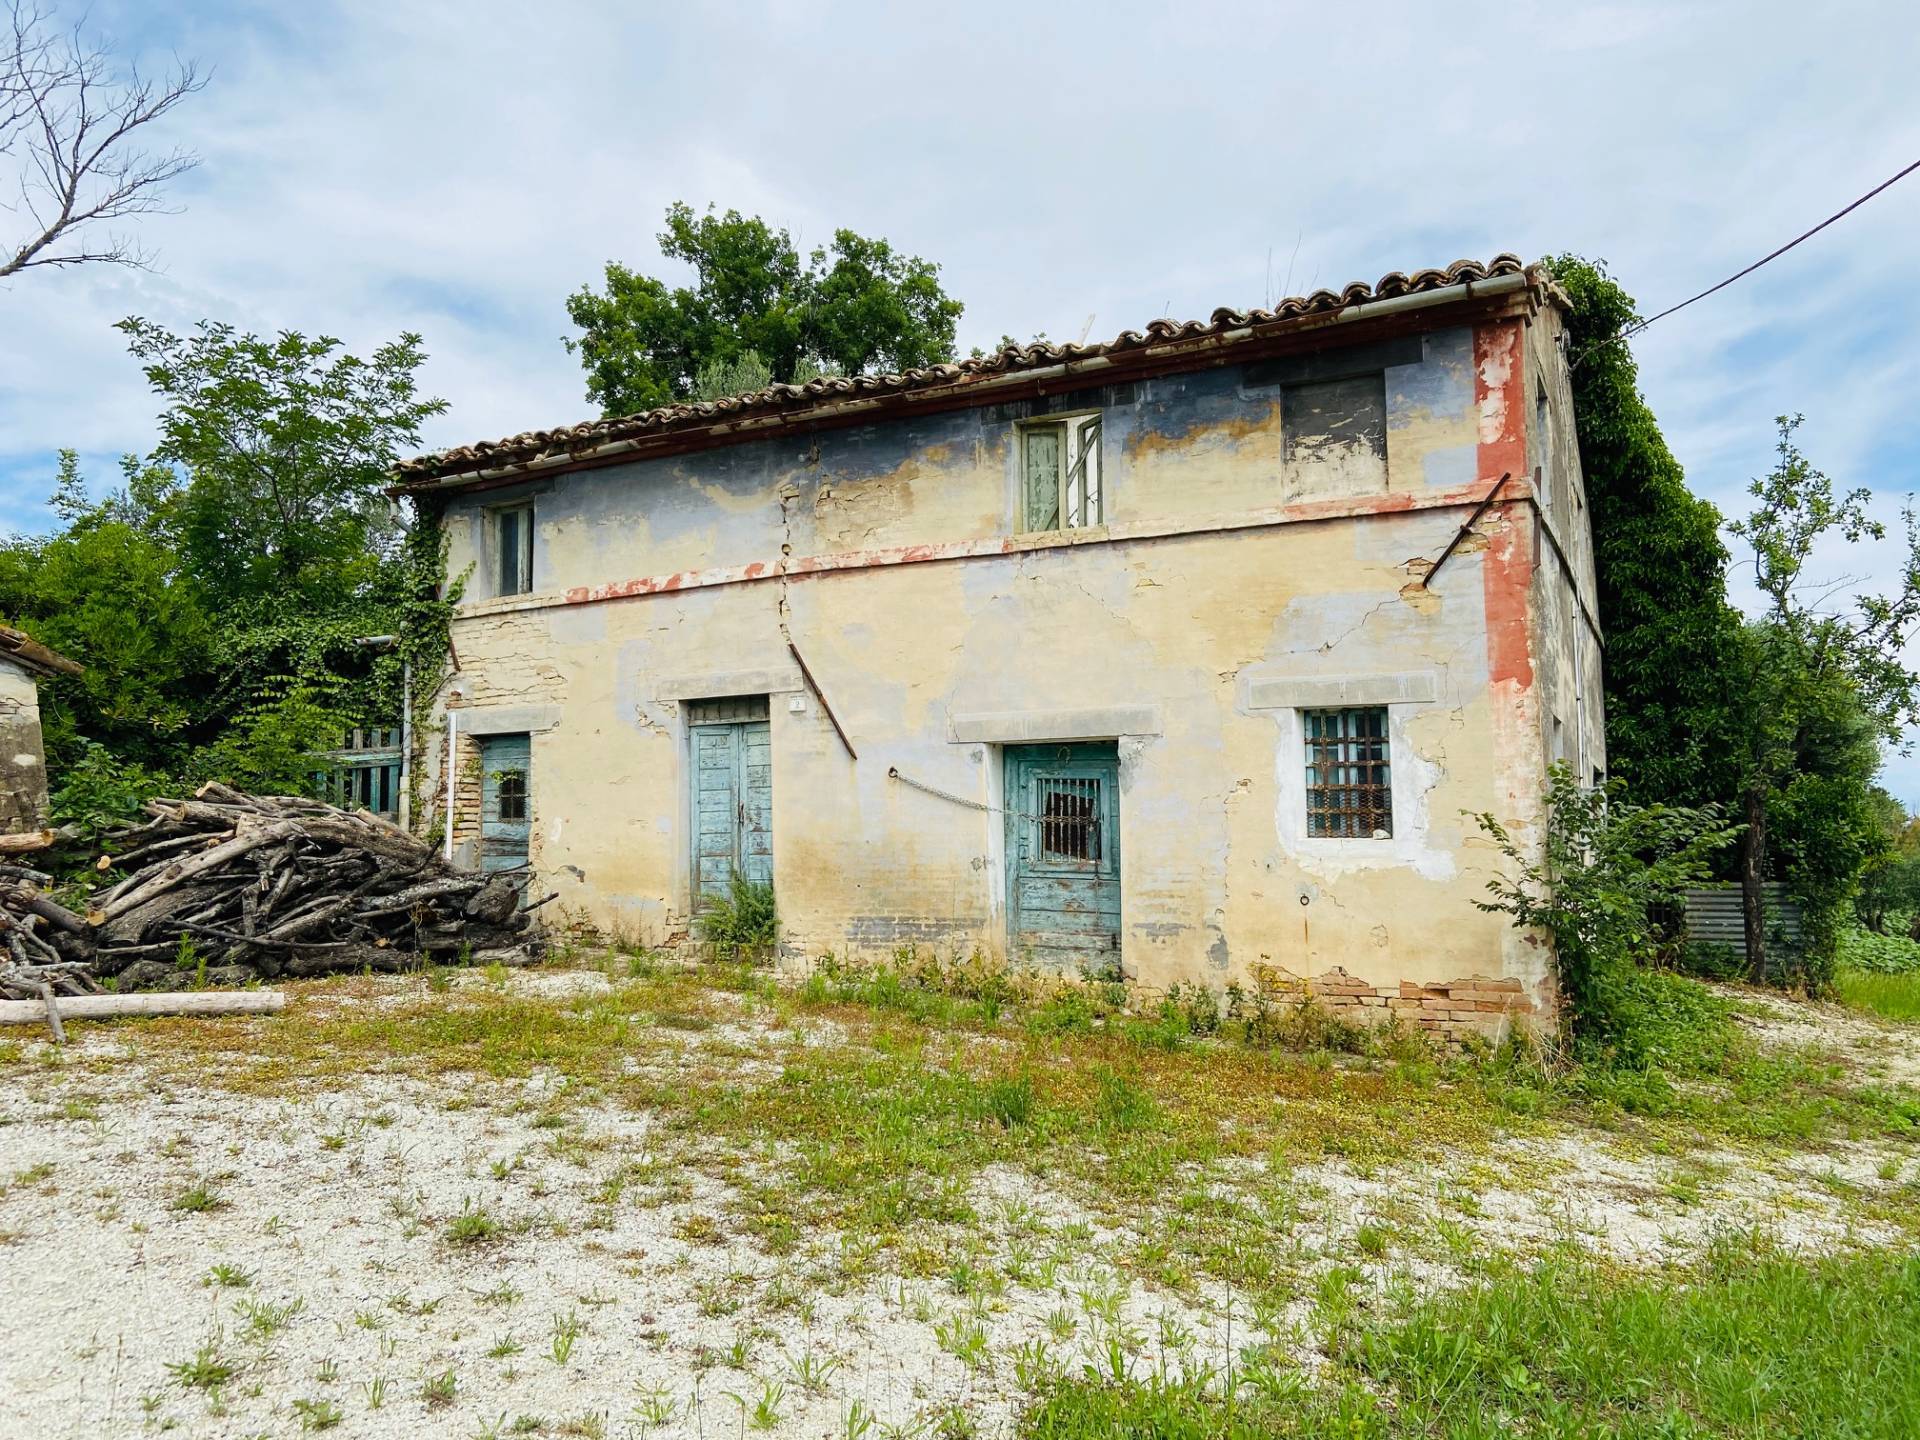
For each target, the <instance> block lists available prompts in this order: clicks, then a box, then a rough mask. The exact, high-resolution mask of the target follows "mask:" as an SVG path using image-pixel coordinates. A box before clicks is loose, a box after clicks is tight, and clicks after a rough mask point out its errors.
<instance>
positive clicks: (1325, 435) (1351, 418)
mask: <svg viewBox="0 0 1920 1440" xmlns="http://www.w3.org/2000/svg"><path fill="white" fill-rule="evenodd" d="M1280 436H1281V445H1282V449H1283V451H1284V453H1285V458H1286V462H1287V463H1288V464H1289V465H1302V464H1313V463H1320V464H1333V465H1335V466H1338V467H1341V468H1343V469H1346V470H1350V471H1353V472H1355V478H1360V477H1361V476H1363V475H1367V476H1370V475H1372V474H1373V473H1374V472H1378V478H1379V481H1380V483H1381V484H1383V485H1384V483H1385V479H1386V475H1385V471H1386V464H1387V377H1386V373H1385V372H1384V371H1375V372H1373V373H1372V374H1370V375H1354V376H1351V377H1348V378H1346V379H1341V380H1320V381H1315V382H1313V383H1311V384H1306V385H1289V386H1287V387H1286V389H1285V390H1284V391H1282V392H1281V397H1280Z"/></svg>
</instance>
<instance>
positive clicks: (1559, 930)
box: [1474, 764, 1736, 1065]
mask: <svg viewBox="0 0 1920 1440" xmlns="http://www.w3.org/2000/svg"><path fill="white" fill-rule="evenodd" d="M1546 799H1547V825H1546V834H1545V837H1544V844H1543V845H1542V846H1540V847H1537V848H1536V847H1535V846H1533V845H1530V844H1529V845H1525V846H1523V845H1522V844H1521V842H1520V841H1518V840H1516V839H1515V838H1514V837H1513V835H1511V834H1510V833H1509V832H1508V830H1507V829H1506V827H1505V826H1504V825H1502V824H1501V823H1500V822H1499V821H1498V820H1496V819H1495V818H1494V817H1493V816H1492V815H1488V814H1482V815H1480V816H1478V817H1476V818H1477V819H1478V821H1479V824H1480V828H1481V829H1482V830H1483V831H1485V832H1486V834H1487V835H1488V836H1489V837H1490V838H1491V839H1492V841H1493V842H1494V844H1495V846H1496V847H1498V849H1499V851H1500V853H1501V854H1502V855H1503V856H1504V857H1505V858H1506V860H1507V865H1508V869H1507V872H1506V873H1504V874H1500V875H1496V876H1495V877H1494V878H1493V879H1492V880H1489V881H1488V882H1487V891H1488V893H1489V894H1490V895H1491V896H1492V897H1493V898H1492V899H1490V900H1480V901H1476V902H1474V903H1475V904H1476V905H1478V907H1479V908H1480V909H1482V910H1485V911H1489V912H1493V913H1498V914H1505V915H1511V916H1512V917H1513V921H1514V924H1515V925H1517V926H1519V927H1520V928H1521V929H1523V930H1543V931H1545V932H1546V933H1547V935H1548V936H1549V937H1550V938H1551V940H1552V941H1553V947H1554V954H1555V957H1556V959H1557V962H1558V965H1559V973H1560V986H1561V991H1562V993H1563V994H1564V995H1565V996H1566V999H1567V1005H1568V1012H1569V1014H1568V1018H1569V1021H1570V1023H1571V1025H1572V1028H1573V1034H1574V1039H1575V1041H1576V1043H1577V1044H1578V1045H1579V1046H1580V1047H1581V1048H1582V1050H1583V1051H1584V1052H1585V1054H1586V1055H1587V1056H1588V1057H1595V1058H1600V1057H1604V1058H1610V1059H1612V1060H1615V1061H1619V1062H1623V1063H1627V1064H1631V1065H1646V1064H1651V1063H1659V1056H1660V1055H1661V1054H1662V1053H1663V1052H1666V1051H1668V1050H1669V1049H1670V1047H1671V1042H1672V1037H1673V1036H1674V1035H1675V1034H1676V1033H1678V1032H1682V1031H1685V1030H1687V1029H1688V1028H1690V1027H1691V1026H1693V1025H1694V1024H1696V1023H1697V1022H1698V1021H1699V1019H1700V1018H1701V1014H1702V1009H1703V1007H1702V1006H1701V1005H1699V1004H1698V1003H1697V1002H1696V1001H1694V1000H1693V999H1692V998H1691V997H1692V996H1693V994H1695V993H1696V992H1698V987H1692V989H1691V990H1689V989H1685V988H1681V987H1684V986H1685V982H1680V981H1674V977H1663V978H1664V979H1666V980H1667V981H1669V982H1672V983H1666V984H1662V983H1660V982H1659V981H1657V980H1655V979H1654V978H1652V976H1651V975H1650V972H1648V971H1646V970H1644V969H1642V968H1641V967H1642V966H1643V964H1644V963H1646V962H1647V961H1649V960H1651V958H1652V956H1653V950H1654V939H1653V936H1654V926H1653V922H1652V919H1651V914H1650V912H1652V911H1654V910H1655V909H1656V908H1658V907H1660V906H1663V905H1672V904H1674V903H1676V901H1677V900H1678V898H1679V896H1680V893H1681V891H1682V890H1684V889H1685V887H1686V886H1688V885H1690V884H1694V883H1697V882H1698V881H1700V880H1701V879H1703V878H1704V877H1705V875H1706V873H1707V866H1708V863H1709V861H1710V860H1711V858H1712V856H1713V854H1714V852H1715V851H1717V850H1719V849H1720V848H1721V847H1722V846H1724V845H1726V844H1727V843H1728V842H1729V841H1730V840H1732V839H1733V837H1734V835H1735V833H1736V827H1733V826H1730V825H1728V824H1727V823H1726V821H1725V818H1724V815H1723V813H1722V812H1721V810H1720V808H1719V807H1718V806H1716V805H1708V806H1704V807H1702V808H1700V809H1684V808H1679V807H1670V806H1665V805H1633V804H1630V803H1628V802H1627V801H1626V800H1625V799H1624V798H1622V794H1621V792H1620V790H1619V788H1618V787H1617V786H1615V787H1610V788H1608V789H1599V788H1589V787H1587V786H1583V785H1581V784H1580V783H1579V781H1577V780H1576V779H1575V778H1574V777H1573V774H1572V772H1571V771H1569V770H1568V768H1567V767H1566V765H1564V764H1555V765H1554V766H1553V769H1552V771H1551V772H1550V777H1549V782H1548V789H1547V797H1546Z"/></svg>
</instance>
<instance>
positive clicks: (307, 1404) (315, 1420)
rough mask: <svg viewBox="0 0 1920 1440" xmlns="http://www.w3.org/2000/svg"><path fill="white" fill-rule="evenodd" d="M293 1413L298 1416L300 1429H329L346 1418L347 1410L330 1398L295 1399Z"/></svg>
mask: <svg viewBox="0 0 1920 1440" xmlns="http://www.w3.org/2000/svg"><path fill="white" fill-rule="evenodd" d="M293 1413H294V1414H295V1415H297V1416H299V1417H300V1428H301V1429H302V1430H331V1429H333V1427H334V1426H336V1425H338V1424H339V1423H340V1422H341V1421H342V1420H344V1419H346V1418H347V1412H346V1411H344V1410H342V1409H341V1408H340V1407H339V1406H338V1405H336V1404H334V1403H333V1401H331V1400H295V1401H294V1402H293Z"/></svg>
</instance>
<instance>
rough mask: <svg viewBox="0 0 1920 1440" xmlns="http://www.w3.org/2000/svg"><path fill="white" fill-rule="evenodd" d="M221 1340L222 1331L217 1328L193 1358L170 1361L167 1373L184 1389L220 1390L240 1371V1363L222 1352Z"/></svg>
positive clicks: (194, 1353) (195, 1352)
mask: <svg viewBox="0 0 1920 1440" xmlns="http://www.w3.org/2000/svg"><path fill="white" fill-rule="evenodd" d="M220 1342H221V1336H220V1332H219V1331H217V1330H216V1331H215V1332H214V1333H213V1335H212V1336H211V1337H210V1338H209V1339H207V1340H206V1341H204V1342H203V1343H202V1344H201V1346H200V1348H199V1349H197V1350H195V1351H194V1352H193V1355H192V1356H191V1358H189V1359H186V1360H175V1361H171V1362H169V1363H168V1365H167V1373H168V1374H169V1375H171V1376H173V1378H174V1380H175V1381H176V1382H177V1383H178V1384H179V1385H180V1386H181V1387H182V1388H184V1389H189V1390H218V1389H219V1388H220V1387H221V1386H222V1385H224V1384H226V1383H227V1382H228V1381H229V1380H231V1379H232V1378H233V1377H234V1376H235V1375H237V1374H238V1373H239V1372H240V1366H239V1365H238V1363H236V1362H235V1361H232V1360H229V1359H228V1358H227V1357H226V1356H225V1355H224V1354H223V1353H222V1352H221V1348H220Z"/></svg>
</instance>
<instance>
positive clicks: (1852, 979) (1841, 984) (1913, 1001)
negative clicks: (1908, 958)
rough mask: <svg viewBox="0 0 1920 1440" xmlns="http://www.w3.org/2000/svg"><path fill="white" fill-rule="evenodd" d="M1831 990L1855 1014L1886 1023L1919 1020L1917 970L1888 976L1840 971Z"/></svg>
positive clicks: (1919, 999)
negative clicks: (1876, 1017) (1861, 1012)
mask: <svg viewBox="0 0 1920 1440" xmlns="http://www.w3.org/2000/svg"><path fill="white" fill-rule="evenodd" d="M1833 988H1834V989H1835V990H1837V991H1839V992H1840V998H1841V999H1842V1000H1843V1001H1845V1002H1846V1003H1847V1004H1848V1005H1851V1006H1852V1007H1853V1008H1854V1009H1856V1010H1868V1011H1871V1012H1872V1013H1873V1014H1875V1015H1884V1016H1885V1017H1886V1018H1887V1019H1889V1020H1920V970H1910V971H1907V972H1905V973H1904V974H1892V973H1887V972H1882V971H1876V970H1852V969H1843V970H1841V971H1840V972H1839V973H1838V974H1836V975H1835V976H1834V977H1833Z"/></svg>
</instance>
